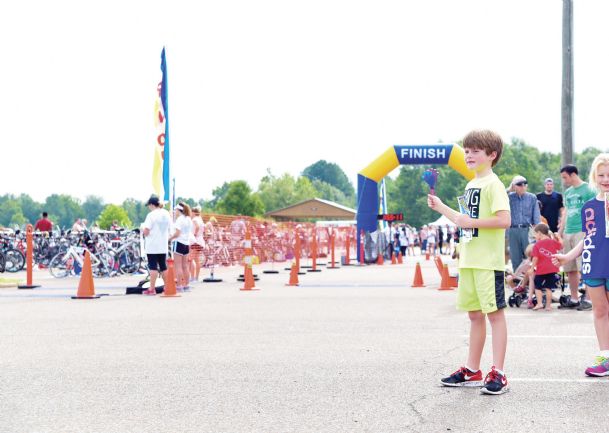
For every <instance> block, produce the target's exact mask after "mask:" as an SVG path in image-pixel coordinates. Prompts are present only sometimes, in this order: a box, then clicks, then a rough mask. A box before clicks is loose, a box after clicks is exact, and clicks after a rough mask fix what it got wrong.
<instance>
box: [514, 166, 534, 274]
mask: <svg viewBox="0 0 609 433" xmlns="http://www.w3.org/2000/svg"><path fill="white" fill-rule="evenodd" d="M527 187H528V182H527V180H526V178H525V177H524V176H520V175H518V176H514V179H512V188H511V189H512V192H510V193H509V194H508V198H509V199H510V211H511V215H512V224H511V225H510V229H509V230H508V238H509V245H510V259H511V260H512V267H513V269H516V268H518V266H520V262H522V261H523V260H524V258H525V255H524V251H525V250H526V248H527V245H529V229H530V228H531V227H532V226H535V225H537V224H539V222H540V221H541V214H540V211H539V205H538V204H537V197H536V196H535V194H531V193H530V192H528V191H527Z"/></svg>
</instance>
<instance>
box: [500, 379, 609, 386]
mask: <svg viewBox="0 0 609 433" xmlns="http://www.w3.org/2000/svg"><path fill="white" fill-rule="evenodd" d="M508 380H509V381H510V382H534V383H537V382H544V383H547V382H551V383H590V384H592V383H594V384H596V383H600V384H604V385H609V380H607V379H606V378H602V377H591V378H589V379H543V378H539V377H509V378H508Z"/></svg>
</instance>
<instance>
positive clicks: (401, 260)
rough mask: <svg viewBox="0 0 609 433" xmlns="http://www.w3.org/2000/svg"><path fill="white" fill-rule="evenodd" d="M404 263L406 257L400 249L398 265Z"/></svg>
mask: <svg viewBox="0 0 609 433" xmlns="http://www.w3.org/2000/svg"><path fill="white" fill-rule="evenodd" d="M402 263H404V258H403V257H402V252H401V251H400V252H399V253H398V265H401V264H402Z"/></svg>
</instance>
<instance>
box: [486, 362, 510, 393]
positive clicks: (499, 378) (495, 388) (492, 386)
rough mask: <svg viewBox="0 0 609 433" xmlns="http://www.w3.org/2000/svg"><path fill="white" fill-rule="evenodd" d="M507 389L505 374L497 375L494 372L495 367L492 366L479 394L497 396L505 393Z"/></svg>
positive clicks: (497, 373) (496, 372) (495, 371)
mask: <svg viewBox="0 0 609 433" xmlns="http://www.w3.org/2000/svg"><path fill="white" fill-rule="evenodd" d="M508 389H509V385H508V381H507V378H506V377H505V374H501V373H499V372H498V371H497V370H495V366H494V365H493V367H492V368H491V371H490V372H489V373H488V374H487V375H486V378H485V379H484V386H483V387H482V389H480V392H482V394H492V395H499V394H503V393H504V392H507V390H508Z"/></svg>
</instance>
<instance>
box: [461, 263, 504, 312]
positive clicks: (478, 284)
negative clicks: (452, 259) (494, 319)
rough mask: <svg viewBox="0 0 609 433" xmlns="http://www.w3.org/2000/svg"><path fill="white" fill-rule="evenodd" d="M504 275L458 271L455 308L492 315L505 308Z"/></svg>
mask: <svg viewBox="0 0 609 433" xmlns="http://www.w3.org/2000/svg"><path fill="white" fill-rule="evenodd" d="M505 307H506V303H505V273H504V272H503V271H493V270H489V269H471V268H461V269H459V287H458V289H457V308H458V309H459V310H463V311H482V312H483V313H484V314H488V313H492V312H494V311H497V310H499V309H501V308H505Z"/></svg>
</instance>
